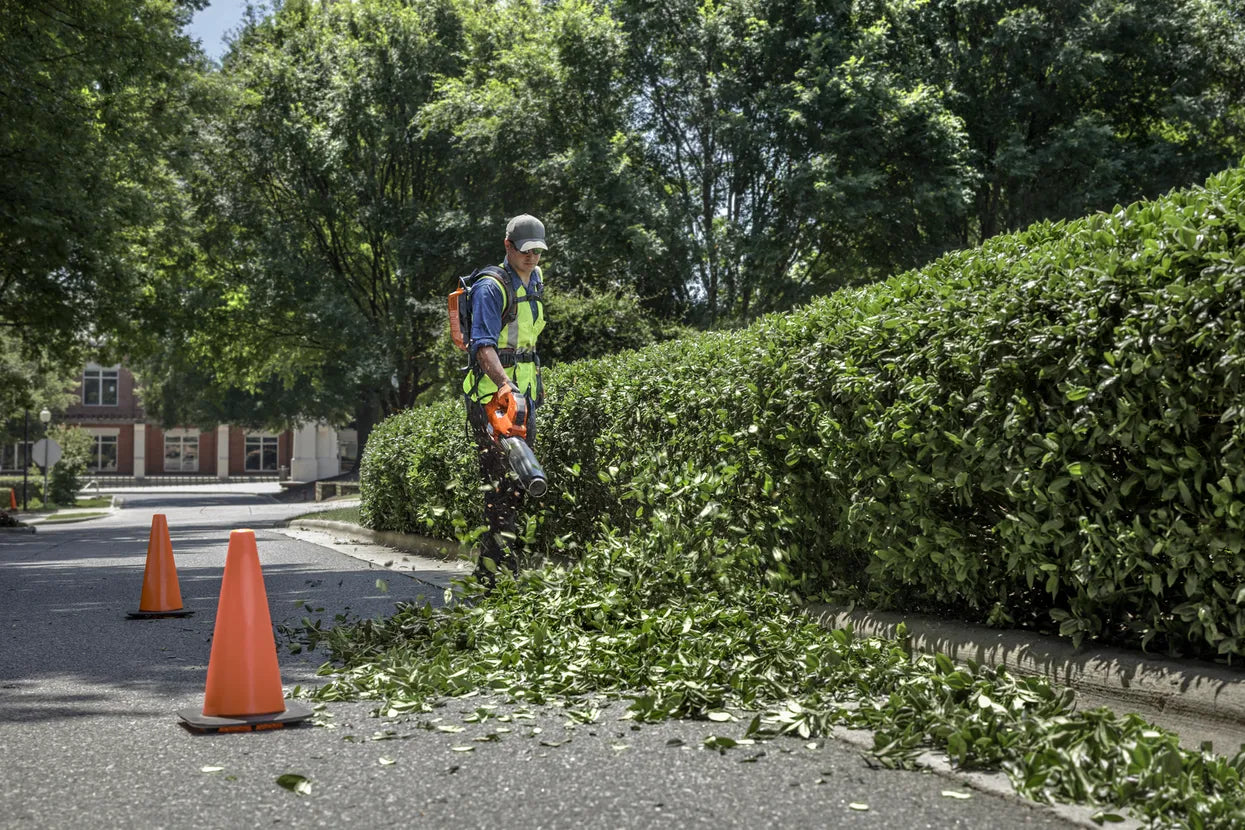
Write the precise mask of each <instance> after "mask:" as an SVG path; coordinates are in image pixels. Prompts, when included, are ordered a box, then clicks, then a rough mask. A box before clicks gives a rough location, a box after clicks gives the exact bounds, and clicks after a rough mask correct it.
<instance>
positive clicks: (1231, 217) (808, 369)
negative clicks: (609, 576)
mask: <svg viewBox="0 0 1245 830" xmlns="http://www.w3.org/2000/svg"><path fill="white" fill-rule="evenodd" d="M1243 197H1245V172H1243V171H1241V170H1233V171H1228V172H1226V173H1223V174H1221V175H1218V176H1216V177H1214V178H1212V179H1211V180H1209V181H1208V183H1207V185H1206V187H1204V188H1195V189H1191V190H1188V191H1183V192H1176V193H1173V194H1172V195H1170V196H1168V197H1166V198H1163V199H1160V200H1157V201H1154V202H1143V203H1137V204H1134V205H1131V206H1129V207H1127V208H1118V209H1116V210H1115V211H1113V212H1112V213H1110V214H1102V215H1097V216H1093V217H1090V218H1087V219H1084V220H1080V221H1077V222H1072V223H1059V224H1040V225H1036V226H1034V227H1032V228H1030V229H1028V230H1026V231H1024V232H1022V233H1018V234H1015V235H1012V236H1007V237H1000V238H997V239H995V240H992V241H991V242H990V243H988V244H987V245H985V246H983V247H982V248H981V249H979V250H976V251H970V252H965V253H962V254H957V255H954V256H950V257H946V258H944V259H941V260H939V261H937V262H935V263H934V264H932V265H931V266H930V267H928V268H926V269H924V270H922V271H920V272H913V273H909V274H904V275H902V276H899V277H896V278H894V279H892V280H890V281H888V282H887V283H885V284H881V285H877V286H874V287H871V288H868V289H856V290H848V291H840V292H838V293H836V294H834V295H832V296H831V297H828V298H826V299H824V300H821V301H818V302H815V303H813V304H811V305H810V306H808V307H807V308H804V309H801V310H799V311H798V312H796V313H794V314H792V315H789V316H770V317H766V318H763V319H762V320H761V321H759V322H758V323H757V324H755V325H753V326H752V327H750V328H748V329H745V330H741V331H734V332H727V333H714V334H702V335H698V336H695V337H690V338H685V339H682V340H678V341H672V342H668V343H662V344H657V345H654V346H651V347H648V348H645V349H643V350H640V351H636V352H628V353H625V354H622V355H619V356H617V357H616V358H613V359H601V360H590V361H579V362H574V363H570V364H565V365H563V366H561V367H559V368H558V369H557V370H554V371H551V372H550V373H549V377H548V384H547V388H548V403H547V405H546V406H545V407H544V408H543V409H542V410H541V412H540V429H539V434H540V443H539V445H538V447H537V454H538V456H539V457H540V459H541V461H542V463H543V464H544V465H545V468H546V470H548V471H549V472H550V473H551V478H552V481H551V485H552V486H551V490H550V493H549V495H548V496H547V497H546V499H545V503H546V504H547V505H548V509H547V510H545V511H543V512H540V513H539V514H537V515H534V516H533V517H532V519H533V526H532V532H533V534H534V540H535V541H536V542H537V547H538V548H539V549H540V550H543V551H544V552H546V553H549V554H553V553H557V552H559V551H561V552H569V553H574V552H575V551H577V550H582V548H583V546H585V545H587V544H588V543H589V541H590V540H591V539H593V538H595V537H596V536H597V535H598V533H599V529H598V528H599V526H605V527H609V528H613V529H615V531H617V532H621V533H631V532H633V531H636V530H639V529H645V530H647V531H648V532H655V531H656V530H657V529H659V528H662V527H664V526H666V525H668V524H670V523H672V522H686V523H697V522H706V521H710V520H712V521H713V522H715V523H717V524H718V526H720V530H721V532H722V533H723V534H725V535H726V536H727V537H729V538H733V539H737V540H743V541H746V542H747V545H748V546H749V548H750V549H756V550H760V551H763V552H764V557H763V561H758V562H757V563H756V566H757V571H756V573H757V575H758V576H760V575H761V574H762V572H764V571H765V570H766V569H768V572H769V574H770V577H771V578H772V579H775V580H777V581H778V583H779V584H783V585H788V586H792V587H795V588H797V589H798V590H801V591H803V592H805V593H811V592H824V591H829V592H834V593H836V594H837V595H841V596H857V597H863V598H866V599H867V600H868V601H869V602H871V603H874V604H878V605H899V606H902V607H906V608H911V609H919V608H924V609H930V610H952V611H954V612H956V613H960V614H964V615H967V616H970V617H972V618H978V619H989V620H991V621H994V622H1000V623H1006V622H1009V621H1011V622H1014V623H1016V624H1020V625H1032V626H1038V627H1049V626H1051V625H1052V624H1055V625H1057V627H1058V629H1059V631H1060V632H1061V633H1062V634H1063V635H1065V636H1068V637H1071V638H1072V639H1073V640H1074V641H1077V642H1079V641H1080V640H1082V639H1084V638H1086V637H1098V638H1105V639H1108V640H1113V641H1121V642H1129V643H1133V644H1140V645H1145V646H1158V647H1161V648H1163V649H1166V650H1169V651H1172V652H1181V653H1188V654H1200V655H1208V656H1215V655H1221V656H1240V655H1242V654H1245V639H1243V638H1245V627H1243V624H1242V622H1241V620H1242V619H1243V617H1242V616H1241V613H1240V612H1241V608H1242V602H1243V601H1245V573H1243V572H1242V570H1241V567H1240V561H1241V560H1240V552H1241V547H1242V540H1243V539H1245V505H1243V499H1242V497H1241V495H1240V494H1241V492H1242V488H1245V457H1243V456H1242V453H1243V452H1245V449H1242V447H1243V446H1245V445H1243V444H1242V434H1241V430H1242V424H1243V423H1245V417H1243V413H1245V409H1243V407H1242V398H1241V395H1242V388H1241V375H1240V371H1241V365H1242V363H1243V362H1245V356H1243V355H1245V333H1243V331H1245V329H1242V323H1243V322H1245V306H1243V305H1242V303H1245V299H1242V298H1243V297H1245V285H1243V284H1242V282H1243V281H1245V260H1242V257H1241V253H1240V251H1241V248H1242V228H1243V227H1245V225H1243V222H1242V218H1241V217H1242V215H1243V211H1242V198H1243ZM462 421H463V416H462V412H461V408H460V407H458V406H455V405H452V404H443V405H440V406H434V407H429V408H426V409H420V410H416V411H411V412H407V413H402V414H400V415H398V416H396V417H394V418H392V419H390V420H389V421H387V422H386V423H385V424H384V425H383V426H382V427H381V428H380V429H379V430H378V433H377V436H378V440H377V441H376V443H375V445H374V446H369V449H368V452H367V454H366V455H365V457H364V460H363V466H362V482H361V483H362V496H363V506H362V516H363V518H364V521H365V522H367V523H368V524H370V525H372V526H375V527H379V528H386V529H396V530H404V531H416V532H424V533H429V534H431V535H435V536H440V537H442V538H451V537H453V536H454V535H456V534H461V533H464V532H468V531H471V529H472V528H475V527H476V525H477V523H478V522H479V518H478V513H479V509H480V508H479V505H478V504H477V502H478V495H477V489H476V488H477V482H476V476H477V472H476V469H475V459H474V452H473V451H472V450H471V448H470V446H469V442H468V439H467V435H466V432H465V430H464V428H463V425H462ZM692 495H695V499H692V498H691V496H692Z"/></svg>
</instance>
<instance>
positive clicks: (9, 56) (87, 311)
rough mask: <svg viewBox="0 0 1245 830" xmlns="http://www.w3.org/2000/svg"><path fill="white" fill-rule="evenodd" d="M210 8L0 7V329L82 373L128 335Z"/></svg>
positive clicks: (97, 0) (104, 0)
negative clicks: (86, 356) (116, 336)
mask: <svg viewBox="0 0 1245 830" xmlns="http://www.w3.org/2000/svg"><path fill="white" fill-rule="evenodd" d="M202 5H205V4H204V3H203V2H202V0H186V1H185V2H175V1H174V0H127V2H116V0H66V2H63V3H58V4H56V5H49V4H46V3H39V2H23V1H22V0H6V2H4V3H3V6H2V11H0V71H2V74H3V76H4V79H5V81H4V84H5V90H6V92H5V94H4V95H3V96H0V123H2V124H4V129H3V130H2V131H0V158H2V159H4V164H3V165H0V228H3V233H0V327H3V328H5V329H6V330H8V331H10V332H14V331H15V332H16V333H17V335H18V336H19V338H20V339H21V341H22V347H23V350H24V351H26V353H27V355H30V354H33V353H35V352H37V351H41V350H42V351H45V352H46V353H47V356H48V357H49V358H52V359H54V361H55V362H56V363H57V364H58V366H59V367H61V368H67V369H79V368H80V367H81V360H82V356H83V355H82V349H83V347H84V346H85V340H86V337H87V336H89V335H91V334H92V333H105V332H109V331H111V330H112V329H113V327H114V326H116V327H121V328H124V327H125V320H126V317H127V316H128V315H129V314H130V313H131V310H132V306H133V302H134V299H135V297H136V295H137V293H138V291H139V284H140V283H141V282H142V279H143V277H144V272H145V268H146V265H145V262H144V258H145V257H144V255H145V254H147V253H152V255H153V256H155V257H159V256H160V253H159V252H151V251H149V250H148V249H145V248H144V246H143V244H142V243H143V241H144V239H145V237H146V236H147V233H148V229H149V227H150V226H151V225H153V224H156V223H157V222H158V218H157V217H158V215H159V213H160V211H161V204H162V202H163V201H164V199H165V198H166V196H167V195H168V191H169V188H170V187H171V186H172V178H173V176H172V172H171V171H172V170H174V169H175V168H176V166H177V161H176V159H175V156H176V151H175V150H174V149H173V148H174V147H175V146H176V143H177V141H178V140H179V139H180V137H181V136H182V135H183V134H184V132H185V130H186V128H187V125H188V123H189V121H190V119H189V118H188V117H187V112H188V99H189V97H190V96H189V90H190V89H191V87H192V85H191V84H190V83H189V78H190V76H191V75H192V73H193V68H194V67H195V65H196V53H195V51H194V48H193V46H192V45H191V43H190V40H189V38H188V37H186V35H185V34H184V33H183V32H182V27H183V26H184V25H185V24H186V23H187V22H189V20H190V16H191V14H192V13H193V11H194V9H196V8H198V7H200V6H202Z"/></svg>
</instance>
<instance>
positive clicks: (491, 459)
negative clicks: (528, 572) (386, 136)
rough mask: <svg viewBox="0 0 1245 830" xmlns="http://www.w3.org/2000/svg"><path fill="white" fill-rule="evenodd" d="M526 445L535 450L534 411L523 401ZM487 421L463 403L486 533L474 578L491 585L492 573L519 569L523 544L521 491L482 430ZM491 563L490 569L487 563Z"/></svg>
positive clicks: (479, 410)
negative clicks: (480, 486) (477, 458)
mask: <svg viewBox="0 0 1245 830" xmlns="http://www.w3.org/2000/svg"><path fill="white" fill-rule="evenodd" d="M527 413H528V415H527V444H528V446H529V447H532V448H533V449H535V447H536V410H535V408H534V407H533V406H532V401H531V399H530V398H529V399H528V401H527ZM487 423H488V417H487V416H486V415H485V414H484V407H483V406H482V405H481V404H477V403H470V402H468V403H467V431H468V432H470V433H471V435H472V437H474V438H475V441H476V449H477V451H478V452H479V454H480V477H481V478H482V479H483V481H484V488H483V490H484V521H485V523H486V524H487V525H488V532H487V533H486V534H484V537H483V538H482V539H481V543H480V559H479V561H478V563H477V564H476V577H477V578H479V579H480V581H482V582H485V583H487V584H489V585H492V584H493V581H494V572H495V571H500V570H501V569H503V568H505V569H507V570H509V571H511V572H512V573H513V572H515V571H517V570H518V568H519V556H521V555H522V553H523V541H522V540H521V539H520V538H519V534H518V528H517V524H516V522H517V515H518V512H519V508H521V507H522V506H523V488H522V487H521V486H520V485H519V481H518V479H516V478H515V477H514V475H513V474H512V473H511V472H510V465H509V464H507V463H506V456H505V453H503V452H502V451H501V447H499V446H497V442H496V441H494V440H493V439H492V438H491V437H489V434H488V431H487V430H486V429H485V426H486V424H487ZM486 560H490V561H491V562H492V568H490V567H489V565H488V562H486Z"/></svg>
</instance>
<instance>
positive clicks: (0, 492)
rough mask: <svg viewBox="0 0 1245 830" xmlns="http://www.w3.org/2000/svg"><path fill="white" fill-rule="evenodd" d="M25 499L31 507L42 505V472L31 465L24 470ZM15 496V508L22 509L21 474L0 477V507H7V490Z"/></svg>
mask: <svg viewBox="0 0 1245 830" xmlns="http://www.w3.org/2000/svg"><path fill="white" fill-rule="evenodd" d="M26 472H27V475H26V500H27V504H28V506H29V507H30V508H31V509H37V508H39V507H42V506H43V474H42V473H40V472H39V468H38V467H36V466H34V465H33V464H32V465H31V467H30V469H29V470H27V471H26ZM10 489H12V490H13V493H14V494H15V495H16V496H17V509H18V510H21V509H22V477H21V475H20V474H19V475H9V476H4V477H3V478H0V507H3V509H5V510H8V509H9V490H10Z"/></svg>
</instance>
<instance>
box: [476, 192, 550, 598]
mask: <svg viewBox="0 0 1245 830" xmlns="http://www.w3.org/2000/svg"><path fill="white" fill-rule="evenodd" d="M503 244H504V245H505V248H506V259H505V261H504V262H503V263H502V266H501V268H502V271H503V272H504V274H505V278H506V279H505V280H502V279H499V278H498V277H496V276H495V275H493V274H483V275H481V276H480V277H479V278H478V279H477V280H476V281H475V283H474V285H473V286H472V288H471V293H470V297H469V298H468V301H469V302H470V303H471V332H470V335H469V336H470V343H469V345H468V347H467V354H468V363H467V375H466V377H465V378H463V394H464V396H465V397H466V400H467V428H468V429H469V430H470V432H471V433H472V435H473V436H474V437H475V440H476V444H477V446H478V448H479V453H480V473H481V475H482V476H483V478H484V484H485V489H484V518H485V521H486V522H487V523H488V533H487V534H486V535H485V536H484V539H483V542H482V545H481V551H480V559H479V562H478V564H477V565H476V576H477V577H478V578H479V579H480V580H481V581H482V582H484V583H485V584H487V585H490V586H491V585H492V584H493V583H494V580H495V578H496V573H497V571H499V570H501V569H508V570H510V571H512V572H513V571H515V570H517V568H518V553H519V552H520V550H521V547H520V542H519V539H518V533H517V529H516V524H515V521H516V519H515V517H516V514H517V512H518V510H519V508H520V507H521V506H522V504H523V490H522V488H521V487H520V486H519V484H518V482H517V481H515V480H514V479H512V478H511V477H510V476H509V475H508V469H509V468H508V466H507V464H506V458H505V456H504V455H503V454H502V451H501V449H500V448H499V447H498V446H497V443H496V442H495V441H494V440H493V438H492V437H491V436H490V435H489V433H488V416H487V415H486V413H485V405H486V404H488V403H490V402H491V401H493V399H494V397H495V396H498V397H499V399H501V400H503V401H506V403H507V404H509V406H510V408H511V409H512V411H517V412H518V413H519V417H520V420H525V421H526V427H527V434H526V436H525V440H526V441H527V443H528V445H529V446H534V445H535V442H536V419H535V411H536V407H538V406H539V405H540V403H541V402H542V400H543V399H544V389H543V387H542V384H541V378H540V360H539V359H538V358H537V356H536V338H537V337H538V336H539V335H540V332H541V330H542V329H543V328H544V327H545V310H544V303H543V302H542V299H541V290H542V288H543V283H542V281H541V274H540V255H541V252H542V251H544V250H546V245H545V226H544V225H543V224H541V221H540V220H539V219H537V218H536V217H535V216H529V215H527V214H523V215H521V216H516V217H514V218H513V219H511V220H510V222H509V223H508V224H507V225H506V237H505V240H504V241H503ZM506 281H508V282H509V285H506V284H504V282H506ZM511 396H512V397H513V400H507V399H508V398H510V397H511Z"/></svg>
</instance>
